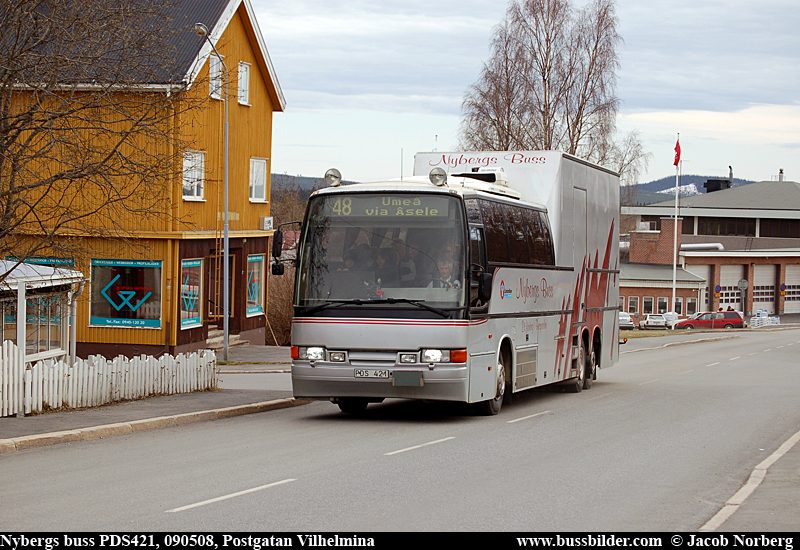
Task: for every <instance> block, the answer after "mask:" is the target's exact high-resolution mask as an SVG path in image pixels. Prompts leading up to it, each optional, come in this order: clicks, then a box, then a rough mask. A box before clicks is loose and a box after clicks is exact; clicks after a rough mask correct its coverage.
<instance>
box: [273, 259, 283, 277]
mask: <svg viewBox="0 0 800 550" xmlns="http://www.w3.org/2000/svg"><path fill="white" fill-rule="evenodd" d="M283 269H284V267H283V264H282V263H280V262H275V263H274V264H272V274H273V275H283Z"/></svg>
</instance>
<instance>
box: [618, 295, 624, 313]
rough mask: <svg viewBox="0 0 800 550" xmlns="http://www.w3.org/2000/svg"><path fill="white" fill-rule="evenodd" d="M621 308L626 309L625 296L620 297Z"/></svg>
mask: <svg viewBox="0 0 800 550" xmlns="http://www.w3.org/2000/svg"><path fill="white" fill-rule="evenodd" d="M619 310H620V311H625V296H620V297H619Z"/></svg>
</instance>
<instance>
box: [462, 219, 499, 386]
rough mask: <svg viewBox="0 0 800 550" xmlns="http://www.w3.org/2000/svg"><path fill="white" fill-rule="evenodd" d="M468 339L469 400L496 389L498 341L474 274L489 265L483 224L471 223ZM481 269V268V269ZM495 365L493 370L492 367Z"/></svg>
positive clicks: (486, 303)
mask: <svg viewBox="0 0 800 550" xmlns="http://www.w3.org/2000/svg"><path fill="white" fill-rule="evenodd" d="M469 248H470V250H469V254H470V258H469V261H470V269H469V270H468V275H469V281H470V282H469V291H470V295H469V305H470V308H469V312H470V316H469V317H470V323H469V329H468V330H469V339H468V347H467V351H468V353H469V400H470V401H471V402H474V401H481V400H483V399H486V397H487V396H488V395H489V394H490V393H491V392H492V391H493V389H494V380H495V372H494V368H493V367H494V366H495V365H496V361H495V359H496V358H495V355H496V353H497V350H496V349H495V343H494V341H493V340H492V339H490V338H489V336H488V335H489V332H490V329H489V328H488V326H489V324H490V323H491V321H490V320H489V319H488V313H489V301H488V300H486V301H483V300H481V299H480V296H479V291H478V287H479V285H480V284H481V283H480V282H479V281H478V280H477V278H476V277H474V276H473V275H472V273H473V271H475V270H476V268H478V267H481V268H483V270H484V272H486V270H487V269H488V266H487V265H486V249H485V247H484V234H483V227H481V226H476V225H470V227H469ZM478 271H479V270H478ZM489 367H492V370H489Z"/></svg>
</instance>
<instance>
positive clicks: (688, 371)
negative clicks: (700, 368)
mask: <svg viewBox="0 0 800 550" xmlns="http://www.w3.org/2000/svg"><path fill="white" fill-rule="evenodd" d="M690 372H694V369H689V370H685V371H683V372H679V373H678V374H688V373H690Z"/></svg>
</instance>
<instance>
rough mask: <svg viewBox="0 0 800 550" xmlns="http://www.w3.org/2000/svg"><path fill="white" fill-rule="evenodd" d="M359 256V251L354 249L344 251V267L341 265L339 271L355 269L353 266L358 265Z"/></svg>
mask: <svg viewBox="0 0 800 550" xmlns="http://www.w3.org/2000/svg"><path fill="white" fill-rule="evenodd" d="M357 257H358V252H357V251H356V250H354V249H352V248H351V249H350V250H347V251H346V252H345V253H344V258H343V260H344V261H343V262H342V267H340V268H339V269H338V270H337V271H353V268H354V267H355V265H356V258H357Z"/></svg>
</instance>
